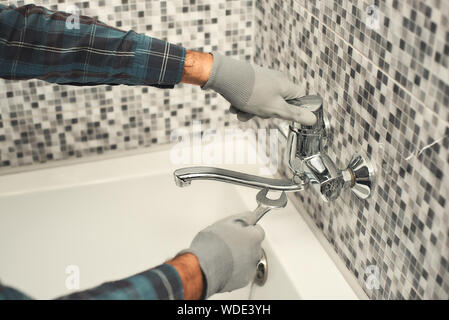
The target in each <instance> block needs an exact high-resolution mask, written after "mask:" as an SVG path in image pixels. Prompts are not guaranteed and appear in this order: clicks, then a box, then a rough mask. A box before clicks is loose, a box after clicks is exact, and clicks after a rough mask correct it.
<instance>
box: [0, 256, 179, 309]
mask: <svg viewBox="0 0 449 320" xmlns="http://www.w3.org/2000/svg"><path fill="white" fill-rule="evenodd" d="M8 299H9V300H23V299H29V297H28V296H26V295H25V294H23V293H21V292H19V291H17V290H16V289H13V288H11V287H7V286H2V285H1V284H0V300H8ZM182 299H184V289H183V287H182V282H181V278H180V277H179V274H178V272H177V271H176V269H175V268H174V267H173V266H171V265H169V264H162V265H160V266H158V267H156V268H153V269H149V270H146V271H144V272H141V273H138V274H136V275H134V276H131V277H128V278H125V279H122V280H118V281H112V282H106V283H103V284H102V285H99V286H98V287H95V288H92V289H89V290H85V291H80V292H75V293H72V294H69V295H66V296H62V297H59V298H58V300H182Z"/></svg>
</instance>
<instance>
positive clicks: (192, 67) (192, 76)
mask: <svg viewBox="0 0 449 320" xmlns="http://www.w3.org/2000/svg"><path fill="white" fill-rule="evenodd" d="M213 63H214V57H213V55H211V54H210V53H204V52H197V51H192V50H187V52H186V56H185V61H184V71H183V73H182V78H181V82H183V83H189V84H194V85H199V86H204V85H205V84H206V82H207V80H209V75H210V72H211V70H212V65H213Z"/></svg>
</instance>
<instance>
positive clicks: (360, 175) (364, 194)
mask: <svg viewBox="0 0 449 320" xmlns="http://www.w3.org/2000/svg"><path fill="white" fill-rule="evenodd" d="M342 174H343V179H344V181H345V184H344V187H345V188H347V187H349V188H351V191H352V192H353V193H354V194H355V195H356V196H357V197H358V198H359V199H363V200H364V199H367V198H369V197H370V195H371V194H372V193H373V190H374V170H373V168H372V166H371V165H370V163H368V162H367V161H366V160H365V159H364V158H363V157H362V156H360V155H355V156H354V157H353V158H352V159H351V161H350V162H349V164H348V167H347V168H346V170H343V171H342Z"/></svg>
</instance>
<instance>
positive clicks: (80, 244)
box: [0, 149, 358, 299]
mask: <svg viewBox="0 0 449 320" xmlns="http://www.w3.org/2000/svg"><path fill="white" fill-rule="evenodd" d="M169 154H170V153H169V150H168V149H167V150H159V151H153V152H149V153H143V154H134V155H130V156H126V157H118V158H113V159H103V160H99V161H92V162H85V163H78V164H71V165H65V166H61V167H53V168H46V169H40V170H35V171H29V172H23V173H16V174H9V175H4V176H0V280H1V281H2V283H4V284H6V285H10V286H14V287H16V288H18V289H20V290H23V291H24V292H25V293H27V294H29V295H31V296H32V297H34V298H39V299H49V298H53V297H56V296H59V295H63V294H67V293H70V292H73V291H76V290H75V289H68V288H67V287H66V279H67V277H68V276H69V275H68V274H66V268H67V266H71V265H72V266H77V267H78V268H79V276H80V277H79V279H80V283H79V284H80V286H79V289H80V290H83V289H86V288H89V287H92V286H96V285H98V284H100V283H102V282H104V281H110V280H115V279H119V278H123V277H127V276H130V275H132V274H135V273H137V272H140V271H143V270H145V269H147V268H149V267H152V266H156V265H158V264H160V263H162V262H163V261H165V260H166V259H168V258H170V257H172V256H173V255H175V254H176V253H177V252H178V251H179V250H181V249H183V248H185V247H186V246H188V245H189V243H190V241H191V240H192V238H193V237H194V235H195V234H196V233H197V232H198V231H199V230H201V229H202V228H204V227H206V226H207V225H209V224H211V223H213V222H215V221H216V220H217V219H220V218H221V217H224V216H226V215H229V214H234V213H238V212H242V211H245V210H253V209H254V208H255V207H256V202H255V195H256V193H257V190H254V189H249V188H244V187H238V186H233V185H229V184H224V183H219V182H214V181H194V182H193V183H192V185H191V186H190V187H187V188H179V187H177V186H176V185H175V183H174V181H173V170H174V169H176V168H178V167H180V165H173V164H171V162H170V157H169ZM222 167H226V168H228V169H233V170H240V171H245V172H248V173H257V172H258V167H257V166H255V165H227V166H222ZM261 225H262V226H263V227H264V229H265V231H266V240H265V241H264V244H263V245H264V248H265V251H266V253H267V257H268V267H269V271H268V272H269V273H268V280H267V283H266V284H265V285H264V286H262V287H259V286H257V285H253V286H251V285H250V286H248V287H246V288H243V289H240V290H237V291H234V292H232V293H226V294H221V295H215V296H214V297H213V298H220V299H228V298H229V299H249V298H251V299H357V298H358V296H357V295H356V293H355V291H354V290H353V289H352V287H351V286H350V285H349V284H348V282H347V281H346V280H345V277H343V275H342V273H341V272H340V271H339V269H338V268H337V267H336V265H335V264H334V262H333V260H332V259H331V258H330V257H329V255H328V254H327V253H326V251H325V250H324V249H323V247H322V245H321V244H320V242H319V241H318V239H317V238H316V237H315V235H314V233H313V232H312V231H311V229H310V228H309V227H308V225H307V224H306V223H305V221H304V219H303V218H302V217H301V215H300V214H298V212H297V211H296V209H295V208H294V207H293V205H292V204H291V203H289V204H288V206H287V207H286V208H285V209H283V210H279V211H275V212H271V213H269V214H267V216H265V217H264V218H263V219H262V220H261Z"/></svg>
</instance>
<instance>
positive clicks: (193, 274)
mask: <svg viewBox="0 0 449 320" xmlns="http://www.w3.org/2000/svg"><path fill="white" fill-rule="evenodd" d="M166 263H167V264H169V265H171V266H173V267H174V268H175V269H176V271H178V274H179V277H180V278H181V282H182V287H183V289H184V299H185V300H198V299H201V297H202V294H203V286H204V283H203V274H202V272H201V268H200V263H199V261H198V258H197V257H196V256H195V255H193V254H191V253H186V254H183V255H180V256H178V257H176V258H173V259H172V260H170V261H167V262H166Z"/></svg>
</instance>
